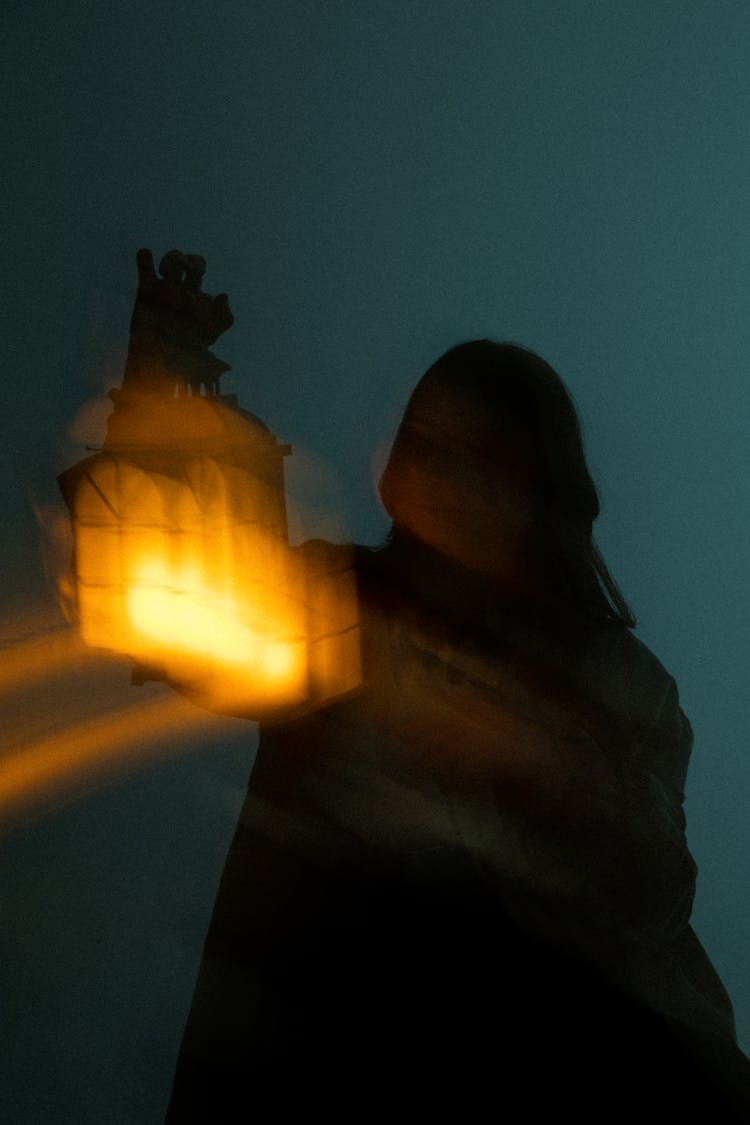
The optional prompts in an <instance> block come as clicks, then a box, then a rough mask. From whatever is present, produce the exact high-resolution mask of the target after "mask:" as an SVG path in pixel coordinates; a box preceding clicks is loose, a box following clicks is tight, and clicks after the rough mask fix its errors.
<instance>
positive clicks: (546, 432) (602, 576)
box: [380, 340, 636, 628]
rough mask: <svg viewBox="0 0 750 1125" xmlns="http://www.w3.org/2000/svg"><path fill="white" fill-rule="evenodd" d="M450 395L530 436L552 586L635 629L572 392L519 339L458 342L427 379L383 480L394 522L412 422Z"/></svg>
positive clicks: (588, 610)
mask: <svg viewBox="0 0 750 1125" xmlns="http://www.w3.org/2000/svg"><path fill="white" fill-rule="evenodd" d="M446 392H447V393H448V394H449V395H451V396H453V398H454V400H455V401H456V403H459V402H460V401H461V400H462V399H466V400H472V401H473V403H474V404H475V405H477V406H479V407H480V409H481V411H482V412H483V413H484V414H486V416H487V418H488V420H489V422H490V424H491V423H492V421H493V419H496V420H497V423H498V428H502V427H501V426H500V423H502V426H503V427H505V428H506V429H507V426H508V425H510V426H512V427H513V429H514V431H515V432H517V433H520V434H522V436H523V440H524V443H525V444H526V445H527V446H528V448H529V451H530V453H531V455H532V457H533V460H534V463H535V465H536V473H535V475H534V484H533V485H532V486H531V487H532V488H533V491H534V497H533V500H534V502H535V508H536V512H537V524H538V528H537V530H538V531H539V532H540V537H541V543H542V554H543V566H544V573H545V582H546V585H547V587H548V589H549V590H550V591H554V593H555V596H556V597H557V598H558V599H559V600H560V601H562V602H563V603H565V604H567V605H569V606H570V607H571V608H573V609H574V610H575V611H576V612H580V613H583V614H584V615H585V616H589V617H593V618H597V619H600V620H601V619H604V620H614V621H617V622H619V623H620V624H622V625H623V626H627V627H628V628H633V627H634V626H635V623H636V622H635V617H634V616H633V614H632V612H631V610H630V608H629V607H628V605H627V603H626V601H625V599H624V598H623V596H622V594H621V593H620V590H619V588H618V586H617V584H616V582H615V580H614V579H613V577H612V575H611V574H610V572H609V570H608V568H607V565H606V563H605V562H604V559H603V558H602V556H601V554H600V552H599V550H598V548H597V546H596V544H595V542H594V538H593V530H592V529H593V524H594V521H595V520H596V518H597V516H598V515H599V497H598V494H597V490H596V487H595V485H594V482H593V480H592V478H591V474H590V473H589V470H588V467H587V465H586V458H585V455H584V450H583V441H582V438H581V428H580V424H579V421H578V415H577V413H576V409H575V406H574V403H573V399H572V398H571V395H570V393H569V392H568V390H567V388H566V387H565V384H564V383H563V381H562V379H561V378H560V376H559V375H558V374H557V372H556V371H555V370H554V369H553V368H552V367H551V366H550V365H549V364H548V363H547V362H546V361H545V360H543V359H542V358H541V357H540V356H538V355H537V354H536V353H534V352H532V351H529V350H528V349H526V348H523V347H520V346H519V345H517V344H508V343H497V342H495V341H493V340H473V341H470V342H468V343H465V344H459V345H458V346H456V347H454V348H451V349H450V351H448V352H446V353H445V354H444V355H443V356H442V357H441V358H440V359H439V360H437V362H436V363H435V364H433V366H432V367H430V369H429V370H428V371H427V372H426V374H425V375H424V376H423V377H422V378H421V379H420V381H419V383H418V384H417V386H416V388H415V390H414V392H413V393H412V396H411V398H410V400H409V403H408V405H407V408H406V412H405V414H404V418H403V420H402V423H401V426H400V428H399V431H398V434H397V435H396V440H395V442H394V446H393V450H392V452H391V456H390V459H389V461H388V464H387V465H386V468H385V471H384V473H383V477H382V479H381V482H380V494H381V498H382V500H383V503H384V505H385V508H386V511H388V513H389V515H390V516H391V518H392V519H393V522H394V527H395V528H396V529H398V528H399V522H400V516H401V513H400V511H399V505H398V500H397V496H398V480H397V474H398V469H397V462H398V461H399V459H400V458H402V457H403V455H404V453H405V450H406V449H407V447H408V445H409V442H410V440H411V438H410V429H411V424H412V422H413V419H414V418H415V417H417V416H419V414H420V413H423V412H424V409H425V406H426V405H428V404H429V403H430V402H433V401H434V400H435V398H436V397H437V396H440V395H443V396H445V394H446ZM500 440H502V439H500ZM407 456H408V453H407Z"/></svg>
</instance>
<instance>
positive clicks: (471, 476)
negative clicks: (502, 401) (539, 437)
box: [391, 390, 541, 590]
mask: <svg viewBox="0 0 750 1125" xmlns="http://www.w3.org/2000/svg"><path fill="white" fill-rule="evenodd" d="M392 458H393V462H392V465H391V469H392V471H393V484H392V488H391V495H392V503H391V507H392V509H393V512H392V514H393V515H394V518H395V520H396V522H397V523H398V524H399V525H400V526H401V527H402V528H404V529H406V530H408V531H409V532H410V533H411V534H413V535H415V536H416V537H417V538H419V539H420V540H422V541H423V542H425V543H427V544H428V545H429V546H431V547H433V548H434V549H435V550H437V551H440V552H441V554H443V555H446V556H448V557H451V558H453V559H455V560H456V561H458V562H460V563H462V564H463V565H464V566H467V567H469V568H471V569H472V570H474V571H476V572H477V573H479V574H481V575H482V576H483V577H485V578H487V579H491V580H493V581H496V582H500V583H502V584H504V585H506V586H509V587H511V588H513V589H515V590H530V589H532V588H533V587H534V584H535V583H536V581H537V580H538V573H539V569H538V564H537V559H538V551H535V543H536V535H537V531H538V520H537V499H536V497H537V495H538V488H539V485H540V482H541V473H540V469H539V465H538V460H537V458H536V455H535V451H534V449H533V447H532V446H531V443H530V441H529V439H528V437H527V435H525V434H524V433H523V431H522V430H521V429H520V428H519V427H514V426H513V424H512V423H510V422H507V421H506V420H504V419H503V420H498V419H497V418H493V417H491V416H490V415H489V414H488V412H487V411H486V409H482V405H481V403H479V402H477V401H472V400H471V399H470V398H466V397H464V396H463V395H462V396H458V395H456V394H455V392H452V391H449V390H444V391H440V393H436V392H435V391H433V392H432V393H431V394H430V395H429V396H425V400H423V401H422V402H417V404H416V405H414V406H413V407H412V408H410V410H409V412H408V415H407V418H406V419H405V422H404V425H403V426H402V429H401V432H400V435H399V439H398V441H397V443H396V446H395V447H394V451H393V454H392Z"/></svg>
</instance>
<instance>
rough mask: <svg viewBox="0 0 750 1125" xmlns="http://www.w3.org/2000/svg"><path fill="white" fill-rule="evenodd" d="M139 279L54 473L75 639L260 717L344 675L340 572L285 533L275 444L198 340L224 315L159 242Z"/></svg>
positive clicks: (348, 678) (332, 687)
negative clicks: (90, 442) (110, 406)
mask: <svg viewBox="0 0 750 1125" xmlns="http://www.w3.org/2000/svg"><path fill="white" fill-rule="evenodd" d="M138 269H139V286H138V295H137V298H136V302H135V308H134V311H133V318H132V323H131V337H130V347H129V352H128V361H127V366H126V370H125V375H124V378H123V384H122V388H121V389H120V390H118V391H112V392H110V396H111V398H112V399H113V401H114V403H115V409H114V411H113V413H112V415H111V416H110V418H109V422H108V426H107V436H106V440H105V442H104V446H103V449H102V452H101V453H97V454H95V455H94V456H92V457H89V458H86V459H85V460H84V461H82V462H80V463H79V464H77V465H75V466H73V467H72V468H71V469H68V470H67V472H65V473H63V474H62V476H61V477H60V486H61V489H62V491H63V495H64V497H65V500H66V502H67V504H68V507H69V510H70V514H71V521H72V524H73V531H74V543H75V562H74V566H75V579H76V593H77V605H78V613H79V618H80V626H81V633H82V636H83V639H84V640H85V641H86V642H87V643H88V644H90V645H93V646H96V647H102V648H108V649H111V650H115V651H118V652H122V653H125V654H127V655H129V656H131V657H132V658H133V659H134V660H135V661H136V671H135V672H134V680H135V681H136V682H143V681H144V680H145V679H153V678H158V679H166V680H168V681H169V682H170V683H172V684H174V685H175V686H176V685H180V686H181V687H183V688H184V689H185V690H186V691H187V693H188V694H189V695H190V696H191V697H192V698H194V699H195V700H196V701H197V702H200V703H201V704H203V705H205V706H208V707H210V708H211V709H216V710H221V711H228V712H230V713H234V714H245V715H248V716H250V717H255V718H260V717H262V716H267V715H269V714H274V713H277V712H279V711H281V712H285V711H287V710H289V709H299V708H304V709H307V708H309V707H310V706H315V705H316V704H318V703H319V702H322V701H323V700H325V699H327V698H331V697H332V696H335V695H338V694H341V692H342V691H348V690H351V689H352V688H353V687H355V686H356V685H357V683H358V681H359V640H358V630H357V628H356V622H357V609H356V595H355V592H354V579H353V574H352V572H351V570H350V569H349V568H348V566H346V565H344V566H342V564H341V559H340V556H339V557H337V559H336V562H335V564H334V563H331V566H330V567H328V568H327V567H326V566H325V565H323V566H321V564H320V560H319V559H318V562H317V564H316V571H315V574H313V573H312V571H311V570H310V568H309V567H308V566H307V565H306V564H305V563H304V562H303V560H304V559H305V558H307V557H309V553H308V555H305V553H304V552H300V551H295V550H292V549H291V548H290V547H289V545H288V536H287V525H286V505H285V495H284V476H283V458H284V457H285V456H286V455H287V454H288V453H289V452H290V448H289V446H286V445H283V444H280V443H278V442H277V440H276V438H275V437H274V435H273V434H272V433H271V432H270V431H269V430H268V428H267V427H266V426H265V425H264V424H263V423H262V422H261V421H260V420H259V419H258V418H256V417H255V416H254V415H252V414H250V413H248V412H247V411H244V410H241V409H240V408H238V407H237V405H236V399H235V398H234V396H231V395H221V394H220V393H219V390H218V382H219V378H220V375H221V374H222V372H223V371H225V370H228V364H226V363H223V361H221V360H219V359H217V357H216V356H214V355H213V353H212V352H210V351H209V350H208V344H209V343H213V342H214V341H215V340H216V339H217V338H218V336H219V335H220V334H221V333H222V332H223V331H225V329H226V328H228V327H229V326H230V325H231V324H232V323H233V317H232V314H231V312H230V311H229V305H228V301H227V298H226V295H225V294H221V295H220V296H219V297H211V296H209V295H208V294H205V293H203V292H202V290H201V289H200V281H201V278H202V275H203V271H204V269H205V262H204V260H203V259H202V258H200V257H199V256H197V255H187V256H186V255H183V254H181V253H180V252H179V251H170V253H169V254H167V255H165V257H164V258H163V259H162V261H161V263H160V267H159V271H160V274H161V278H157V276H156V274H155V271H154V268H153V259H152V257H151V253H150V251H147V250H141V251H140V252H139V254H138Z"/></svg>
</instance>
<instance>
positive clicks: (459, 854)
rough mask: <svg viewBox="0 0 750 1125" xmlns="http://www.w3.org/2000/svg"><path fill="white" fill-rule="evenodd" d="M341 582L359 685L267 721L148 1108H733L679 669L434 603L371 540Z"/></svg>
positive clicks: (220, 1115) (584, 634)
mask: <svg viewBox="0 0 750 1125" xmlns="http://www.w3.org/2000/svg"><path fill="white" fill-rule="evenodd" d="M320 550H321V547H320V545H318V546H317V547H315V548H313V551H317V552H320ZM328 550H330V551H334V552H335V548H328ZM357 578H358V586H359V599H360V613H361V620H360V627H361V639H362V659H363V683H362V687H361V688H360V690H359V691H358V692H355V693H353V694H351V695H349V696H348V697H347V698H345V699H342V700H340V701H339V702H337V703H335V704H333V705H331V706H327V707H325V708H322V709H319V710H316V711H313V712H312V713H310V714H308V715H306V716H303V717H301V718H297V719H296V720H295V721H294V722H290V723H285V724H279V725H276V726H273V727H267V728H264V729H262V733H261V743H260V748H259V752H258V757H257V760H256V763H255V766H254V768H253V772H252V777H251V781H250V788H249V793H248V797H247V801H246V804H245V807H244V809H243V811H242V814H241V817H240V821H239V824H238V827H237V832H236V835H235V839H234V841H233V844H232V847H231V850H230V853H229V857H228V860H227V864H226V868H225V872H224V875H223V878H222V883H221V887H220V891H219V895H218V899H217V903H216V907H215V910H214V915H213V919H212V922H211V927H210V931H209V934H208V938H207V942H206V947H205V952H204V958H203V963H202V966H201V972H200V976H199V980H198V985H197V988H196V993H195V998H194V1002H193V1007H192V1011H191V1015H190V1020H189V1023H188V1028H187V1031H186V1035H185V1040H184V1043H183V1048H182V1053H181V1056H180V1061H179V1065H178V1070H177V1076H176V1080H175V1087H174V1092H173V1098H172V1103H171V1107H170V1114H169V1117H168V1120H169V1121H170V1122H177V1121H191V1120H195V1121H242V1120H245V1119H246V1118H247V1119H248V1120H249V1119H251V1118H253V1117H254V1116H255V1112H256V1110H257V1108H258V1106H259V1105H264V1104H265V1105H267V1104H268V1099H269V1098H270V1099H272V1102H273V1106H274V1112H275V1113H283V1112H284V1111H285V1110H305V1111H306V1112H308V1111H310V1112H311V1111H313V1110H314V1109H318V1110H320V1111H322V1112H324V1113H326V1115H327V1116H328V1117H334V1118H335V1119H343V1118H346V1119H347V1120H359V1119H361V1118H367V1117H368V1115H369V1114H370V1113H371V1112H373V1111H377V1110H379V1111H381V1112H386V1111H387V1112H389V1114H392V1115H395V1116H398V1114H399V1113H400V1112H403V1111H404V1110H410V1111H412V1112H420V1113H426V1112H428V1111H430V1112H434V1111H437V1110H442V1111H457V1112H460V1113H461V1116H462V1118H463V1119H464V1120H473V1119H474V1118H475V1117H478V1116H479V1113H480V1109H482V1108H483V1107H486V1106H487V1105H488V1104H489V1105H491V1106H492V1105H495V1106H497V1105H508V1104H513V1103H514V1102H515V1101H520V1104H521V1105H522V1106H523V1113H524V1118H525V1119H527V1120H537V1119H539V1120H541V1115H542V1113H544V1114H546V1113H549V1112H551V1111H555V1112H559V1111H561V1110H564V1109H567V1110H570V1111H572V1112H574V1113H575V1114H576V1115H577V1117H578V1119H579V1120H581V1119H582V1120H586V1121H588V1120H590V1121H601V1120H608V1121H614V1120H625V1119H626V1118H628V1119H629V1118H631V1117H632V1115H633V1114H636V1113H637V1114H638V1116H639V1117H640V1118H641V1119H645V1120H655V1119H656V1118H657V1116H661V1115H662V1114H664V1116H667V1115H670V1116H674V1115H676V1114H677V1113H679V1112H680V1111H681V1110H687V1109H690V1110H691V1113H700V1112H701V1111H704V1112H705V1113H706V1114H707V1115H710V1120H712V1121H727V1122H729V1121H734V1120H736V1121H741V1120H745V1119H746V1118H745V1117H744V1116H743V1115H742V1112H741V1111H740V1110H738V1109H737V1110H736V1109H735V1108H733V1103H732V1101H731V1098H732V1097H735V1098H736V1100H737V1101H738V1102H739V1099H740V1098H741V1097H742V1096H744V1095H741V1094H740V1093H736V1094H730V1093H725V1092H724V1091H725V1090H729V1087H730V1086H733V1088H734V1089H735V1090H736V1091H739V1090H740V1088H741V1087H742V1084H743V1082H744V1081H745V1071H744V1069H743V1068H744V1062H745V1061H746V1060H744V1056H741V1055H740V1053H739V1052H738V1051H737V1049H736V1046H735V1045H734V1032H733V1022H732V1013H731V1005H730V1004H729V1001H728V998H727V997H726V993H725V992H724V990H723V988H722V986H721V984H720V982H719V980H718V978H717V977H716V975H715V973H714V972H713V970H712V968H711V966H710V964H709V962H708V959H707V958H706V956H705V954H704V953H703V951H702V950H701V947H700V945H699V944H698V942H697V939H696V938H695V936H694V934H693V933H692V930H690V928H689V923H688V920H689V916H690V909H691V905H692V895H693V889H694V879H695V865H694V863H693V861H692V859H691V857H690V855H689V852H688V850H687V846H686V843H685V837H684V818H683V815H682V799H683V787H684V781H685V774H686V770H687V762H688V757H689V753H690V746H691V732H690V727H689V724H688V722H687V720H686V719H685V717H684V715H683V714H682V712H681V710H680V708H679V704H678V701H677V692H676V688H675V686H674V681H673V680H672V679H671V678H670V677H669V676H668V674H667V673H666V672H665V671H664V669H663V668H662V666H661V665H660V664H659V662H658V661H657V660H656V658H655V657H653V655H652V654H651V653H650V652H648V650H647V649H645V647H644V646H642V645H640V644H639V642H637V641H636V640H635V639H634V638H633V637H632V635H631V634H630V633H629V631H628V630H626V629H624V628H623V627H622V626H620V625H619V624H615V623H602V624H597V625H584V624H583V623H582V622H580V621H576V620H573V619H570V618H568V619H565V617H564V615H563V614H560V615H558V616H557V617H556V618H552V617H551V616H550V615H549V614H548V613H547V614H545V617H544V619H542V618H541V616H540V615H538V614H537V615H535V614H534V613H533V612H532V611H531V610H530V609H529V607H528V606H527V607H525V608H524V607H522V606H519V605H511V604H508V603H504V602H502V601H501V600H499V599H494V600H492V599H489V598H487V597H483V596H482V595H481V594H480V593H478V592H476V591H473V592H472V590H471V587H470V585H467V587H466V590H467V596H466V602H465V605H464V606H463V607H459V609H458V610H457V611H453V612H451V610H450V609H448V610H447V611H446V607H445V605H442V606H441V607H440V610H439V612H438V610H437V609H436V608H435V604H434V601H433V600H431V598H430V597H429V591H428V592H427V594H425V591H424V589H423V588H422V586H420V589H419V590H417V589H415V588H414V586H413V583H412V579H411V577H410V572H409V568H408V566H407V565H405V560H404V558H403V557H402V556H399V555H398V553H397V552H394V551H393V550H389V549H385V550H383V551H381V552H365V551H362V552H360V553H359V555H358V561H357ZM428 585H429V584H428ZM719 1072H721V1073H719ZM725 1072H726V1074H725ZM727 1075H729V1077H727ZM488 1100H489V1101H488ZM746 1104H747V1105H750V1101H748V1102H747V1103H746ZM484 1112H486V1109H485V1110H484ZM537 1115H538V1116H537Z"/></svg>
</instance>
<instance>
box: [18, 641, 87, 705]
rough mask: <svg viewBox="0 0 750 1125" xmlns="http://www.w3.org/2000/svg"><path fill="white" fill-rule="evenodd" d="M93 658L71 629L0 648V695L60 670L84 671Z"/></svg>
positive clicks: (26, 686)
mask: <svg viewBox="0 0 750 1125" xmlns="http://www.w3.org/2000/svg"><path fill="white" fill-rule="evenodd" d="M96 659H97V657H96V654H95V653H94V652H93V651H92V650H91V649H89V648H87V647H86V645H85V644H84V643H83V640H82V639H81V636H80V634H79V632H78V630H77V629H74V628H72V627H71V626H66V627H63V628H61V629H55V630H51V631H50V632H48V633H45V634H44V635H42V636H37V637H31V638H29V639H28V640H23V641H18V642H16V643H15V644H13V645H9V646H7V647H3V648H2V649H0V695H4V694H5V693H6V692H10V691H15V690H17V689H22V688H28V687H30V686H31V685H32V684H33V683H35V682H36V681H38V680H43V679H45V678H48V677H49V676H51V675H54V674H55V673H56V672H58V671H62V670H63V669H65V670H66V671H70V670H71V669H74V668H78V669H83V668H85V667H86V665H90V664H93V663H94V661H95V660H96Z"/></svg>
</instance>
